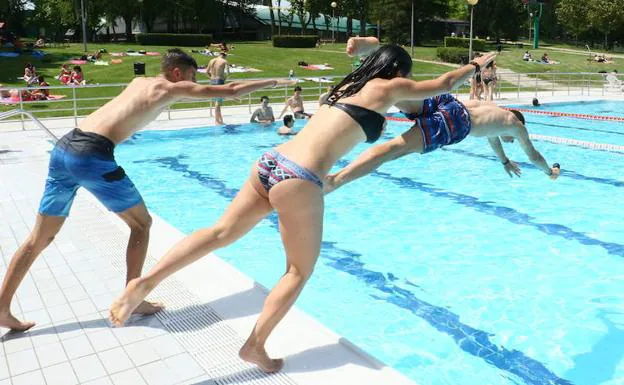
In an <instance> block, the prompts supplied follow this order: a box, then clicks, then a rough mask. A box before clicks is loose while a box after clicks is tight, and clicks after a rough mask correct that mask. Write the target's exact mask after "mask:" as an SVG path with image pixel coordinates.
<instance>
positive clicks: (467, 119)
mask: <svg viewBox="0 0 624 385" xmlns="http://www.w3.org/2000/svg"><path fill="white" fill-rule="evenodd" d="M397 107H398V108H400V109H401V110H402V111H406V112H404V114H405V116H406V117H407V118H408V119H411V120H414V122H415V124H414V125H413V126H412V127H411V128H410V129H409V130H407V131H406V132H404V133H403V134H401V135H400V136H397V137H396V138H394V139H392V140H389V141H387V142H385V143H382V144H379V145H377V146H375V147H372V148H370V149H369V150H367V151H365V152H364V153H362V155H360V156H359V157H358V158H357V159H356V160H354V161H353V162H352V163H351V164H350V165H348V166H347V167H345V168H344V169H342V170H340V171H339V172H338V173H336V174H333V175H329V176H328V177H327V178H326V180H325V182H324V185H325V191H326V192H331V191H333V190H335V189H336V188H338V187H340V186H342V185H344V184H346V183H349V182H351V181H353V180H355V179H357V178H360V177H362V176H364V175H366V174H369V173H370V172H372V171H373V170H375V169H376V168H377V167H379V166H381V165H382V164H384V163H385V162H387V161H390V160H394V159H397V158H400V157H402V156H405V155H407V154H410V153H414V152H417V153H420V154H426V153H428V152H432V151H434V150H436V149H438V148H441V147H444V146H448V145H451V144H455V143H459V142H461V141H462V140H464V138H466V137H467V136H468V135H472V136H476V137H487V138H488V142H489V144H490V146H491V147H492V149H493V150H494V152H495V153H496V156H497V157H498V158H499V160H500V162H501V164H502V166H503V168H504V170H505V172H507V174H509V176H510V177H511V176H513V175H516V176H518V177H519V176H520V175H521V173H522V172H521V170H520V167H519V166H518V164H517V163H515V162H514V161H512V160H511V159H509V158H508V157H507V155H506V154H505V151H504V149H503V146H502V144H501V140H500V139H501V138H502V139H503V141H505V142H513V141H514V140H518V143H519V144H520V147H522V150H524V152H525V154H527V156H528V158H529V160H530V161H531V163H533V164H534V165H535V166H537V168H539V169H540V170H542V171H543V172H544V173H545V174H546V175H548V176H549V177H550V178H551V179H557V177H558V176H559V173H560V168H559V165H558V164H557V163H555V164H554V165H553V167H550V166H549V165H548V163H547V162H546V160H545V159H544V157H543V156H542V154H540V153H539V151H537V150H536V149H535V147H534V146H533V143H532V142H531V139H530V138H529V133H528V132H527V129H526V127H525V125H524V124H525V120H524V116H523V115H522V113H520V112H519V111H515V110H505V109H503V108H500V107H499V106H497V105H496V104H494V103H489V102H481V101H477V100H469V101H465V102H460V101H458V100H457V99H455V98H454V97H453V96H452V95H448V94H443V95H440V96H436V97H435V98H430V99H425V100H424V101H405V102H401V103H397Z"/></svg>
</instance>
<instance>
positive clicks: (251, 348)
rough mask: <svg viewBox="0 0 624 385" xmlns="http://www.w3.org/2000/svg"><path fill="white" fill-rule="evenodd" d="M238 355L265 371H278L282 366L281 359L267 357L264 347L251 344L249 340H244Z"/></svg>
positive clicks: (282, 361)
mask: <svg viewBox="0 0 624 385" xmlns="http://www.w3.org/2000/svg"><path fill="white" fill-rule="evenodd" d="M238 355H239V357H240V358H241V359H243V360H245V361H247V362H251V363H253V364H256V365H258V367H259V368H260V369H262V370H263V371H264V372H266V373H275V372H279V371H280V369H282V367H283V366H284V360H283V359H272V358H269V356H268V354H267V353H266V350H264V347H259V346H257V345H253V344H252V343H251V342H250V340H247V342H245V345H243V347H242V348H241V350H240V351H239V352H238Z"/></svg>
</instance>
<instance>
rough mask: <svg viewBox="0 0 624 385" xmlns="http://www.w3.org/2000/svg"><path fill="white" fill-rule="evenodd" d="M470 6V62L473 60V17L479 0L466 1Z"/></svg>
mask: <svg viewBox="0 0 624 385" xmlns="http://www.w3.org/2000/svg"><path fill="white" fill-rule="evenodd" d="M466 2H467V3H468V5H470V48H468V61H470V60H472V17H473V14H474V6H475V5H477V3H478V2H479V0H466Z"/></svg>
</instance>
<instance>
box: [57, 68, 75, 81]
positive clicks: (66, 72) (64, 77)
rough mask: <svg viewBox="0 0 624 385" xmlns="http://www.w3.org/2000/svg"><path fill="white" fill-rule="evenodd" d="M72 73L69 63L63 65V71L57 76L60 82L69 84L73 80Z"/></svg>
mask: <svg viewBox="0 0 624 385" xmlns="http://www.w3.org/2000/svg"><path fill="white" fill-rule="evenodd" d="M71 75H72V72H71V70H70V69H69V66H68V65H67V64H63V66H62V67H61V72H59V74H58V76H57V77H56V78H57V79H58V81H59V82H61V83H63V84H68V83H69V82H70V81H71Z"/></svg>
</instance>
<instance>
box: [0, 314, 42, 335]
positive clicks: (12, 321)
mask: <svg viewBox="0 0 624 385" xmlns="http://www.w3.org/2000/svg"><path fill="white" fill-rule="evenodd" d="M33 326H35V323H34V322H22V321H20V320H18V319H17V318H15V317H13V314H11V312H10V311H3V312H2V311H0V327H3V328H9V329H11V330H14V331H17V332H23V331H26V330H28V329H30V328H31V327H33Z"/></svg>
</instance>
